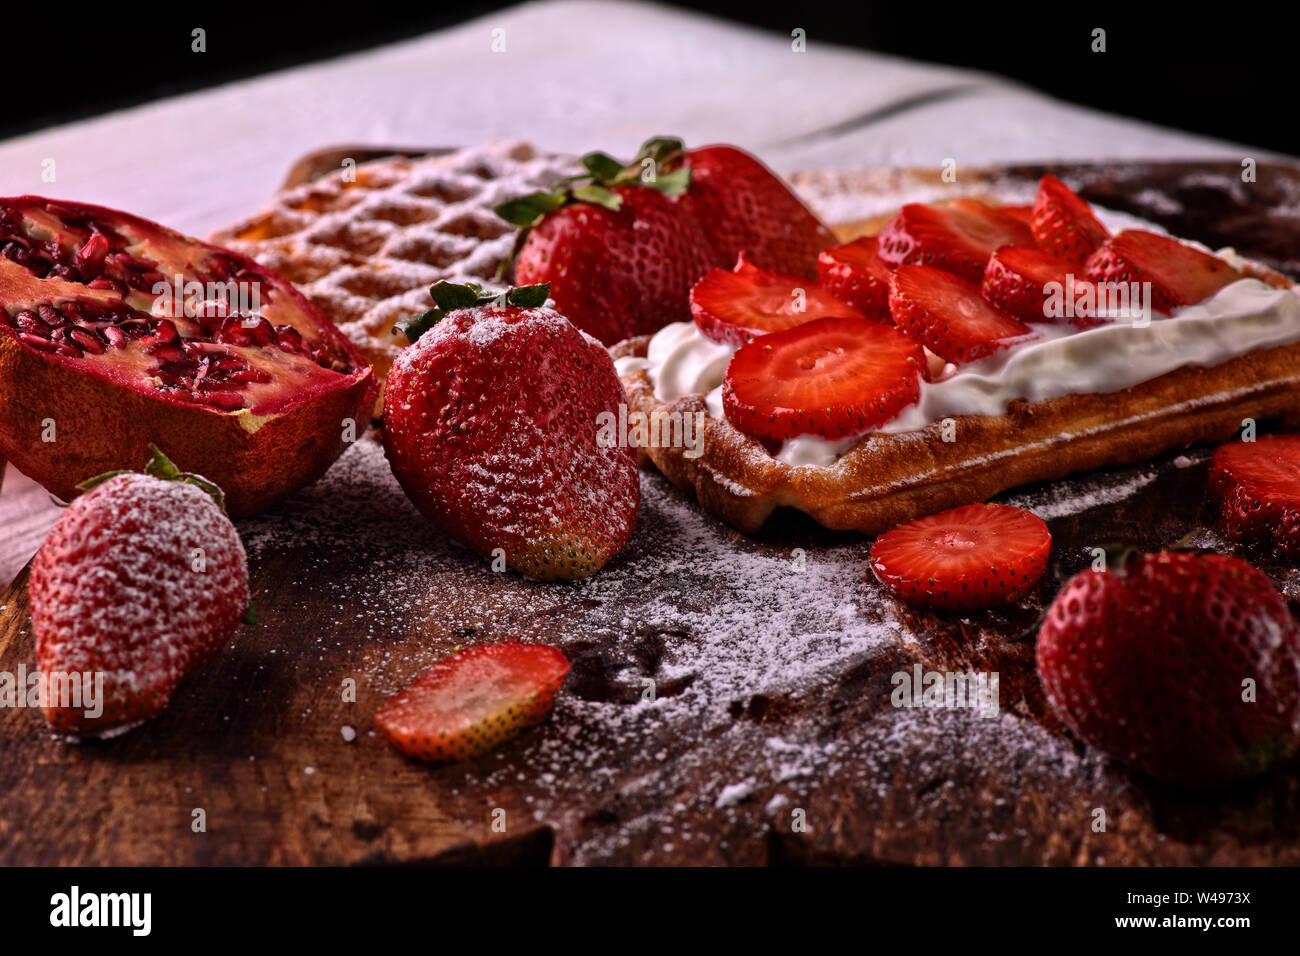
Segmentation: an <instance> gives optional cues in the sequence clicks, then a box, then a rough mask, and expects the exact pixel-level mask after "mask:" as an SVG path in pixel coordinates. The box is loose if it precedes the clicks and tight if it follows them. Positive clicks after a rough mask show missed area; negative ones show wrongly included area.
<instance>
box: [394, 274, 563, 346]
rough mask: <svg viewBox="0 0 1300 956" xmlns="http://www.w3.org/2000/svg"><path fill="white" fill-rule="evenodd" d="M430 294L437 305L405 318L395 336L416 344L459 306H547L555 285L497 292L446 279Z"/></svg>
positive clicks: (520, 287)
mask: <svg viewBox="0 0 1300 956" xmlns="http://www.w3.org/2000/svg"><path fill="white" fill-rule="evenodd" d="M429 295H430V296H432V298H433V301H434V303H435V304H434V307H433V308H432V309H429V310H428V311H427V312H421V313H420V314H419V315H412V316H409V317H408V318H405V319H402V320H401V321H400V322H398V323H397V324H396V325H394V326H393V334H394V335H405V336H406V338H407V341H409V342H411V343H412V344H414V343H415V342H417V341H419V339H420V336H422V335H423V334H424V333H425V332H428V331H429V329H431V328H433V327H434V326H435V325H437V324H438V323H439V322H441V321H442V319H443V318H444V317H445V316H446V315H447V314H448V313H450V312H455V311H457V310H459V309H473V308H475V307H477V306H496V307H497V308H505V307H506V306H511V305H513V306H515V307H517V308H520V309H535V308H538V307H539V306H542V305H545V304H546V300H547V299H549V298H550V297H551V284H550V283H549V282H541V283H538V284H537V285H524V286H512V287H510V288H508V289H503V290H501V291H497V292H494V291H492V290H491V289H485V288H484V287H483V286H481V285H479V284H478V283H476V282H464V283H456V282H447V281H442V282H437V283H435V284H434V285H433V286H432V287H431V288H430V289H429Z"/></svg>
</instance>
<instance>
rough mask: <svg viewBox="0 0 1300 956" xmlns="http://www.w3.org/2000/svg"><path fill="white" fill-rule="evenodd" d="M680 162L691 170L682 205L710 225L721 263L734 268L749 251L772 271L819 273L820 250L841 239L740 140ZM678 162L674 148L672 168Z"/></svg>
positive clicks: (672, 142)
mask: <svg viewBox="0 0 1300 956" xmlns="http://www.w3.org/2000/svg"><path fill="white" fill-rule="evenodd" d="M664 144H667V146H666V147H665V145H664ZM674 146H675V147H676V148H677V149H680V148H681V143H680V142H677V141H676V140H652V141H651V142H650V143H647V144H646V147H643V152H644V151H645V150H646V149H647V148H648V149H652V150H653V149H656V148H658V150H659V151H660V152H664V151H666V149H670V148H672V147H674ZM680 162H681V164H682V165H684V166H685V167H687V168H689V169H690V173H691V178H690V183H689V185H688V187H687V190H686V193H685V195H684V196H683V197H682V199H681V202H680V205H682V206H684V207H686V208H687V209H689V210H690V211H691V213H693V214H694V216H695V219H696V221H697V222H699V224H700V226H701V228H703V229H704V232H705V235H707V236H708V238H709V242H710V243H711V244H712V246H713V249H714V252H715V253H716V255H717V258H718V260H720V261H719V263H718V264H719V265H721V266H723V267H725V268H730V266H731V265H732V264H733V263H734V262H735V261H736V258H737V257H738V256H739V255H740V253H742V252H746V253H748V255H749V259H750V261H751V262H753V263H755V264H756V265H758V266H759V267H760V268H763V269H767V270H768V271H770V272H785V273H789V274H791V275H799V276H803V277H804V278H807V279H815V278H816V277H817V256H818V254H820V253H821V251H822V250H823V249H828V248H830V247H831V246H834V245H836V244H837V240H836V238H835V236H834V235H833V234H832V233H831V231H830V229H829V228H827V226H826V224H825V223H823V222H822V221H821V220H820V219H818V218H817V216H816V214H814V213H813V211H812V210H810V209H809V208H808V207H807V206H806V205H804V203H803V200H801V199H800V198H799V197H798V196H797V195H795V194H794V192H793V191H791V189H790V187H789V186H787V185H786V184H785V182H784V181H782V180H781V178H780V177H779V176H777V175H776V174H775V173H773V172H772V171H771V170H770V169H768V168H767V167H766V166H764V165H763V164H762V163H761V162H759V161H758V160H757V159H755V158H754V157H753V156H751V155H750V154H749V153H747V152H745V151H744V150H742V149H737V148H736V147H735V146H705V147H703V148H701V149H692V150H688V151H686V153H685V154H684V156H683V157H682V159H681V161H680ZM673 163H674V160H673V159H672V158H671V153H669V158H668V160H667V164H668V167H669V168H670V169H672V168H673Z"/></svg>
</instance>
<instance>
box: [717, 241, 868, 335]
mask: <svg viewBox="0 0 1300 956" xmlns="http://www.w3.org/2000/svg"><path fill="white" fill-rule="evenodd" d="M691 315H693V316H695V324H696V325H698V326H699V327H700V331H701V332H703V333H704V334H705V335H707V336H708V337H709V338H711V339H713V341H715V342H727V343H730V344H731V345H744V344H745V343H746V342H748V341H749V340H750V339H752V338H753V337H754V336H756V335H764V334H766V333H768V332H780V331H783V330H784V329H792V328H794V327H795V326H796V325H803V323H805V322H811V321H812V320H814V319H824V318H827V317H829V316H839V317H842V318H850V319H851V318H861V314H860V313H859V312H858V311H857V310H855V309H852V308H850V307H849V306H847V305H845V304H844V303H843V302H841V301H840V300H839V299H837V298H835V296H833V295H831V294H830V292H828V291H827V290H826V289H823V288H822V287H821V286H819V285H817V284H815V283H812V282H809V281H808V280H807V279H803V278H800V277H799V276H792V275H784V274H783V273H780V272H768V271H767V270H766V269H760V268H759V267H758V266H756V265H754V264H753V263H752V262H751V261H750V260H749V257H748V256H747V255H746V254H745V253H743V252H742V253H741V254H740V257H739V259H738V260H737V262H736V268H735V269H734V270H732V271H731V272H728V271H727V270H726V269H710V270H709V271H708V272H706V273H705V274H704V278H702V279H701V280H700V281H699V282H697V283H695V286H694V287H693V288H692V289H691Z"/></svg>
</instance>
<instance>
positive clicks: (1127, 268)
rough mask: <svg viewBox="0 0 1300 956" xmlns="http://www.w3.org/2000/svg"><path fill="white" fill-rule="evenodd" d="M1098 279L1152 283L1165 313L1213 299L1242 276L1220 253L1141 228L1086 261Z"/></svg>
mask: <svg viewBox="0 0 1300 956" xmlns="http://www.w3.org/2000/svg"><path fill="white" fill-rule="evenodd" d="M1084 273H1085V274H1086V275H1087V277H1088V278H1089V279H1091V280H1092V281H1094V282H1139V283H1141V282H1150V283H1151V295H1152V301H1151V307H1152V308H1153V309H1154V310H1156V311H1158V312H1163V313H1165V314H1169V313H1170V312H1172V311H1173V310H1174V309H1175V308H1177V307H1179V306H1183V305H1194V304H1195V303H1197V302H1201V301H1203V300H1204V299H1207V298H1209V297H1210V296H1212V295H1213V294H1214V293H1216V292H1218V291H1219V290H1220V289H1222V288H1223V287H1224V286H1226V285H1228V284H1229V283H1230V282H1235V281H1236V280H1237V279H1240V278H1241V277H1242V274H1241V273H1240V272H1238V271H1237V270H1236V269H1234V268H1232V266H1230V265H1228V263H1226V262H1224V261H1223V260H1222V259H1220V258H1219V257H1218V256H1213V255H1210V254H1209V253H1208V252H1203V251H1201V250H1200V249H1197V248H1195V247H1194V246H1190V245H1188V244H1187V243H1185V242H1179V241H1178V240H1177V239H1172V238H1170V237H1169V236H1161V235H1158V234H1157V233H1154V232H1146V231H1144V230H1141V229H1126V230H1124V231H1123V232H1121V233H1120V234H1119V235H1117V236H1113V237H1112V238H1110V239H1108V240H1106V241H1105V242H1104V243H1102V245H1101V246H1100V247H1099V248H1098V249H1097V250H1096V252H1094V253H1093V254H1092V255H1091V256H1089V257H1088V259H1087V261H1086V262H1085V263H1084Z"/></svg>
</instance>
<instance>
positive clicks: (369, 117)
mask: <svg viewBox="0 0 1300 956" xmlns="http://www.w3.org/2000/svg"><path fill="white" fill-rule="evenodd" d="M796 26H797V22H792V24H791V27H792V29H793V28H794V27H796ZM497 30H500V31H504V39H505V52H500V53H494V52H493V51H492V44H493V40H494V33H493V31H497ZM497 36H499V35H497ZM832 41H833V38H832V37H821V36H816V35H813V36H809V37H807V49H806V51H805V52H803V53H796V52H794V51H793V50H792V49H791V45H792V44H791V40H790V38H789V37H788V36H782V35H779V34H771V33H761V32H757V31H754V30H751V29H748V28H744V27H739V26H736V25H734V24H729V23H725V22H722V21H718V20H713V19H709V18H705V17H700V16H697V15H694V14H690V13H685V12H682V11H679V10H669V9H666V8H661V7H657V6H653V5H648V4H630V3H601V2H591V0H571V2H555V3H530V4H525V5H523V6H520V7H515V8H512V9H510V10H506V11H502V12H499V13H495V14H491V15H489V16H487V17H485V18H482V19H479V20H474V21H471V22H469V23H466V24H463V25H461V26H458V27H455V28H453V29H449V30H445V31H441V32H438V33H434V34H430V35H427V36H422V37H418V38H415V39H412V40H410V41H407V42H404V43H400V44H395V45H392V46H387V47H382V48H380V49H377V50H373V51H369V52H366V53H361V54H355V55H352V56H347V57H342V58H339V59H335V60H330V61H327V62H324V63H319V64H315V65H311V66H306V67H299V68H294V69H291V70H287V71H284V72H281V73H276V74H272V75H269V76H265V77H261V78H257V79H252V80H247V81H243V82H238V83H232V84H229V85H226V86H222V87H218V88H215V89H212V90H208V91H204V92H200V93H193V94H188V95H184V96H180V97H176V98H173V99H168V100H163V101H160V102H157V103H153V104H149V105H146V106H142V107H139V108H136V109H131V110H126V111H122V112H118V113H113V114H110V115H107V116H103V117H100V118H97V119H93V120H87V121H83V122H78V123H74V124H71V125H68V126H64V127H61V128H57V129H50V130H45V131H42V132H39V133H35V134H32V135H30V136H25V137H22V138H19V139H15V140H11V141H8V142H5V143H0V195H11V194H15V193H25V192H36V193H41V194H46V195H55V196H60V197H64V198H70V199H80V200H84V201H92V202H97V203H102V204H105V205H110V206H118V207H122V208H125V209H129V210H132V211H134V212H137V213H140V214H142V215H145V216H149V217H151V218H155V219H158V220H161V221H162V222H165V223H167V224H168V225H171V226H173V227H175V228H178V229H181V230H183V231H186V232H190V233H196V234H199V235H206V234H207V233H209V232H210V231H212V230H213V229H215V228H217V227H218V226H221V225H225V224H227V223H229V222H232V221H234V220H237V219H239V218H241V217H243V216H244V215H246V214H248V213H249V212H251V211H253V210H255V209H257V208H258V207H260V206H261V205H262V204H263V203H264V202H265V201H266V200H267V198H268V197H269V196H270V194H271V193H272V192H273V191H274V189H275V187H276V186H277V185H278V183H279V182H280V180H281V178H282V177H283V175H284V173H285V171H286V169H287V168H288V167H289V166H290V165H291V163H292V162H293V160H294V159H295V158H297V157H298V156H300V155H302V154H303V153H305V152H308V151H310V150H312V149H315V148H317V147H322V146H328V145H338V144H354V143H374V144H383V145H414V146H426V145H428V146H433V145H458V144H465V143H478V142H483V141H486V140H491V139H497V138H501V137H523V138H528V139H531V140H533V141H534V142H536V143H538V144H539V145H541V146H543V147H549V148H553V149H557V150H564V151H570V152H579V151H583V150H586V149H595V148H602V149H607V150H609V151H611V152H622V153H630V152H631V151H632V150H633V149H634V148H635V147H636V146H637V145H638V144H639V143H640V142H641V141H642V140H643V139H644V138H645V137H646V136H647V135H649V134H653V133H669V132H671V133H676V134H679V135H681V136H683V137H685V138H686V140H687V141H688V142H691V143H702V142H705V141H728V142H734V143H737V144H739V145H742V146H745V147H748V148H750V149H752V150H754V151H755V152H757V153H759V154H760V155H762V156H763V157H764V158H765V159H766V160H767V161H768V162H769V163H771V164H772V165H774V166H775V167H776V168H778V169H780V170H783V171H792V170H795V169H807V168H815V167H836V168H848V167H855V166H864V165H876V164H882V163H904V164H916V165H929V164H935V165H937V164H939V163H941V162H942V161H943V160H944V159H945V158H947V157H952V158H954V159H956V160H957V162H958V164H959V165H960V164H977V163H985V162H1006V161H1015V160H1037V159H1083V158H1088V159H1109V158H1125V157H1128V158H1135V157H1146V158H1158V157H1174V156H1183V157H1186V156H1220V157H1240V156H1242V155H1263V154H1262V153H1261V152H1259V151H1254V152H1251V151H1247V150H1244V148H1243V147H1241V146H1232V145H1230V144H1224V143H1216V142H1214V141H1211V140H1206V139H1204V138H1201V137H1197V136H1192V135H1189V134H1184V133H1178V132H1173V131H1169V130H1162V129H1158V128H1155V127H1151V126H1148V125H1145V124H1141V123H1136V122H1133V121H1129V120H1123V119H1118V118H1115V117H1109V116H1105V115H1102V114H1098V113H1095V112H1092V111H1089V110H1084V109H1080V108H1077V107H1072V106H1067V105H1065V104H1062V103H1059V102H1055V101H1053V100H1050V99H1047V98H1045V97H1042V96H1039V95H1037V94H1035V93H1033V92H1031V91H1028V90H1026V89H1024V88H1023V87H1019V86H1016V85H1013V84H1011V83H1009V82H1007V81H1004V80H1001V79H998V78H996V77H992V76H987V75H983V74H978V73H970V72H965V71H960V70H955V69H951V68H947V67H939V66H933V65H927V64H920V63H913V62H908V61H902V60H898V59H895V58H892V57H887V56H883V55H880V54H873V53H865V52H862V51H857V50H849V49H844V48H839V47H836V46H834V44H833V42H832ZM195 55H196V56H220V55H221V51H220V49H219V48H210V49H209V51H208V52H207V53H206V54H195ZM945 90H959V91H962V92H961V95H957V96H955V97H954V98H951V99H946V100H941V101H935V102H931V103H929V105H924V106H919V107H916V108H912V109H907V110H904V111H901V112H899V113H896V114H893V115H890V116H888V117H887V118H885V119H882V120H880V121H878V122H875V123H871V124H869V125H866V126H855V125H854V124H855V123H856V122H858V121H859V120H860V118H862V117H864V116H870V115H871V114H873V113H876V112H878V111H881V110H887V109H890V108H891V107H896V106H898V105H899V104H900V103H907V102H910V101H912V100H913V99H914V98H916V97H923V96H926V95H929V94H935V93H938V92H940V91H945ZM46 159H53V160H54V161H55V164H56V165H55V173H56V179H55V181H54V182H53V183H47V182H44V181H42V178H41V172H42V162H43V161H44V160H46Z"/></svg>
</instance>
